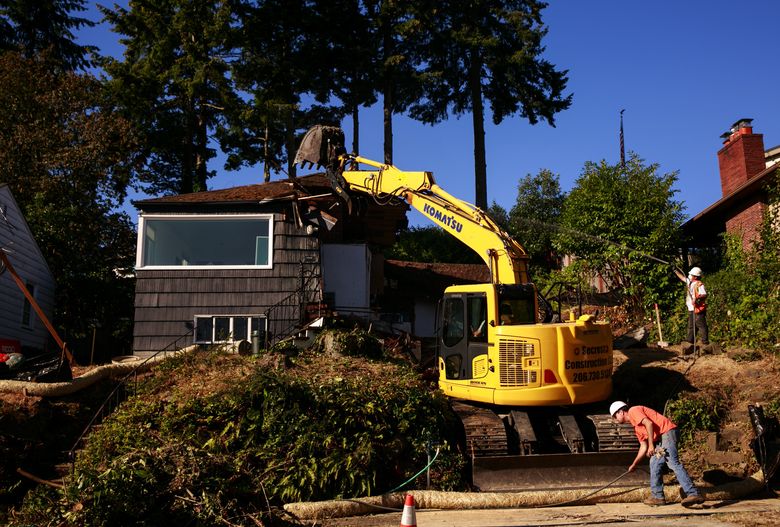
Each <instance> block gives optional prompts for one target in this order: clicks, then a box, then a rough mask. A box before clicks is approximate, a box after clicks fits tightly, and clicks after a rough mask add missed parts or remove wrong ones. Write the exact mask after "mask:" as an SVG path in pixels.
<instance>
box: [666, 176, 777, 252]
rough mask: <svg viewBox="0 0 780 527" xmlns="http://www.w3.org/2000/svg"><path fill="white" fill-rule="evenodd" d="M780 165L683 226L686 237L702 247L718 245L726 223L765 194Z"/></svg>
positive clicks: (744, 184)
mask: <svg viewBox="0 0 780 527" xmlns="http://www.w3.org/2000/svg"><path fill="white" fill-rule="evenodd" d="M779 169H780V165H778V164H774V165H771V166H769V167H767V168H766V169H765V170H764V171H762V172H761V173H759V174H757V175H756V176H754V177H752V178H751V179H749V180H747V181H746V182H744V183H743V184H742V185H740V186H739V187H738V188H737V189H735V190H734V192H732V193H731V194H729V195H728V196H724V197H722V198H721V199H719V200H718V201H716V202H715V203H713V204H712V205H710V206H709V207H707V208H706V209H704V210H703V211H701V212H700V213H698V214H697V215H696V216H694V217H692V218H691V219H689V220H688V221H686V222H685V223H683V225H682V231H683V233H684V234H685V235H686V236H690V237H692V238H693V239H694V240H695V241H696V242H697V243H699V244H702V245H707V244H717V243H718V237H719V235H720V234H721V233H723V232H725V231H726V221H727V220H729V219H730V218H732V217H733V216H734V215H735V213H736V212H737V211H739V210H740V209H741V208H742V207H744V206H745V205H746V204H747V203H749V202H750V200H751V199H753V198H754V197H755V196H756V195H757V194H765V193H766V191H767V189H768V187H769V185H770V183H771V182H772V181H774V179H773V178H774V175H775V173H776V172H777V170H779Z"/></svg>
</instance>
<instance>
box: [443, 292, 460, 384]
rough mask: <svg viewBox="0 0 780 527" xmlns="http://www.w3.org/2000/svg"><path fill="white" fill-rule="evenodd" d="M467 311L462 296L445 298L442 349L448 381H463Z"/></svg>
mask: <svg viewBox="0 0 780 527" xmlns="http://www.w3.org/2000/svg"><path fill="white" fill-rule="evenodd" d="M465 322H466V309H465V305H464V302H463V298H462V297H461V296H452V297H449V298H445V300H444V309H443V310H442V326H441V343H442V346H441V349H442V351H443V352H444V353H443V356H444V374H445V376H446V378H447V379H461V378H463V377H464V376H465V374H466V372H465V370H464V369H463V366H464V364H463V355H464V353H465V349H466V345H465V343H466V339H465V338H464V337H465V336H466V332H465V328H466V325H465Z"/></svg>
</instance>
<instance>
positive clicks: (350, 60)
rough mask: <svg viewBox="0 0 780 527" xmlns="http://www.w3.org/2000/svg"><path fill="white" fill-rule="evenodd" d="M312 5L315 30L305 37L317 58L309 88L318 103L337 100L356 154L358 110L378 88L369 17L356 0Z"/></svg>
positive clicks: (319, 1)
mask: <svg viewBox="0 0 780 527" xmlns="http://www.w3.org/2000/svg"><path fill="white" fill-rule="evenodd" d="M312 8H313V13H314V16H315V18H316V20H317V30H316V31H313V32H312V34H311V35H310V36H309V38H308V40H309V45H310V46H311V47H312V49H313V50H314V51H315V52H316V53H317V55H318V56H319V57H321V60H319V61H315V62H314V66H315V71H316V72H317V73H318V74H317V75H316V78H315V79H314V81H315V82H314V85H313V86H312V90H313V92H314V94H315V97H316V98H317V100H318V101H319V102H321V103H327V102H329V101H330V99H331V97H332V96H335V97H337V98H338V99H339V101H341V105H342V107H343V113H344V115H349V116H350V117H351V121H352V151H353V152H355V153H360V116H359V109H360V107H361V106H370V105H372V104H374V103H375V102H376V100H377V99H376V93H377V91H378V89H379V83H378V82H377V61H376V57H377V53H378V44H377V39H376V38H375V31H373V29H374V27H373V26H372V20H370V18H369V17H368V12H367V11H366V9H365V8H364V6H363V2H361V1H360V0H314V2H313V6H312Z"/></svg>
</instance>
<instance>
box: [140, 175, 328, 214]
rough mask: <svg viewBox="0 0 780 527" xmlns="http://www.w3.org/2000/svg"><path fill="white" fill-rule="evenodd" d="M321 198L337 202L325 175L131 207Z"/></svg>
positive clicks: (167, 198)
mask: <svg viewBox="0 0 780 527" xmlns="http://www.w3.org/2000/svg"><path fill="white" fill-rule="evenodd" d="M320 196H322V197H333V198H335V196H334V193H333V189H332V188H331V186H330V182H329V181H328V178H327V177H326V176H325V175H324V174H311V175H308V176H301V177H296V178H288V179H282V180H278V181H270V182H268V183H258V184H256V185H243V186H240V187H231V188H225V189H218V190H207V191H203V192H191V193H188V194H177V195H173V196H163V197H161V198H150V199H143V200H137V201H133V202H132V203H133V205H135V207H136V208H138V209H141V210H144V209H146V208H148V207H155V206H158V205H161V206H162V205H166V206H167V205H221V204H231V205H235V204H241V203H244V204H248V203H263V202H266V201H275V200H288V199H300V198H311V197H320Z"/></svg>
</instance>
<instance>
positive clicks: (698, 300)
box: [691, 280, 707, 313]
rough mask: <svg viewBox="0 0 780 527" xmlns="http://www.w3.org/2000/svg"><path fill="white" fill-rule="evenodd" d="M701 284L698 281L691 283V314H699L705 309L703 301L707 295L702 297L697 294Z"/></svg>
mask: <svg viewBox="0 0 780 527" xmlns="http://www.w3.org/2000/svg"><path fill="white" fill-rule="evenodd" d="M701 285H702V283H701V282H700V281H699V280H694V281H693V282H691V295H692V297H693V312H694V313H701V312H702V311H704V310H706V309H707V303H706V302H705V301H704V299H705V298H706V297H707V294H706V293H705V294H704V295H700V294H699V289H700V287H701Z"/></svg>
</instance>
